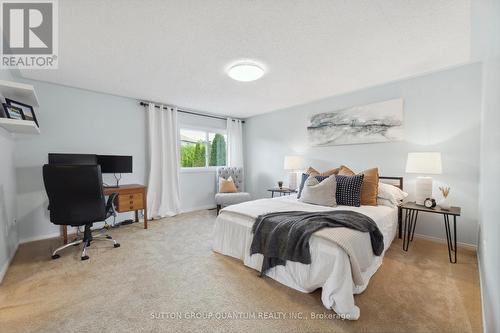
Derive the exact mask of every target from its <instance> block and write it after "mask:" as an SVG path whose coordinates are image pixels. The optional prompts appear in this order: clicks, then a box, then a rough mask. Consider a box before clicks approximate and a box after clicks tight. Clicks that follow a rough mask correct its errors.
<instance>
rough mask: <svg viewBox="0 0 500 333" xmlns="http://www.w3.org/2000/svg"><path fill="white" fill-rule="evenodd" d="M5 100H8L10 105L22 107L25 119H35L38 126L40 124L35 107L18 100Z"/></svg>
mask: <svg viewBox="0 0 500 333" xmlns="http://www.w3.org/2000/svg"><path fill="white" fill-rule="evenodd" d="M5 102H7V104H8V105H10V106H15V107H17V108H19V109H21V110H22V112H23V115H24V120H31V121H34V122H35V124H36V126H38V120H37V119H36V116H35V111H33V107H32V106H31V105H28V104H24V103H21V102H17V101H14V100H12V99H8V98H6V99H5Z"/></svg>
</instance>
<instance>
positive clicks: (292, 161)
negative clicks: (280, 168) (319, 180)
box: [284, 155, 304, 171]
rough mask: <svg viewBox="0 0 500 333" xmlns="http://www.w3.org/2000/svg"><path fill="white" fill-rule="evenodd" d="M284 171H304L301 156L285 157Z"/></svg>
mask: <svg viewBox="0 0 500 333" xmlns="http://www.w3.org/2000/svg"><path fill="white" fill-rule="evenodd" d="M284 169H285V170H290V171H297V170H302V169H304V159H303V158H302V156H296V155H291V156H285V163H284Z"/></svg>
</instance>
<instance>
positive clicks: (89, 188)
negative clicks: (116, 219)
mask: <svg viewBox="0 0 500 333" xmlns="http://www.w3.org/2000/svg"><path fill="white" fill-rule="evenodd" d="M43 182H44V184H45V190H46V191H47V195H48V197H49V211H50V221H51V222H52V223H54V224H57V225H70V226H73V227H79V226H85V229H84V233H83V239H79V240H74V241H73V242H71V243H68V244H66V245H63V246H61V247H59V248H57V249H56V250H55V251H54V252H53V253H52V259H57V258H59V254H57V252H59V251H61V250H63V249H65V248H67V247H70V246H76V245H78V244H80V243H83V250H82V255H81V259H82V260H87V259H88V258H89V256H88V255H87V247H89V246H90V243H91V241H92V240H107V241H111V242H113V245H114V247H119V246H120V244H118V243H117V242H116V241H115V240H113V239H112V238H111V236H109V235H107V234H99V235H95V236H94V237H93V236H92V230H91V227H92V224H93V223H94V222H100V221H105V220H106V219H107V218H108V217H110V216H116V212H115V210H114V206H113V202H114V200H115V198H116V195H117V194H116V193H113V194H112V195H110V196H109V198H108V202H107V203H106V201H105V199H104V193H103V188H102V175H101V167H100V166H99V165H51V164H46V165H44V166H43Z"/></svg>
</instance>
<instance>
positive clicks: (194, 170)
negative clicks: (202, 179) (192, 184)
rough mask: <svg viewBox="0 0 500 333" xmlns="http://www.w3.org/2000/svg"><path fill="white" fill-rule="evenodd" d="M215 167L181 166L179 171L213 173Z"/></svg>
mask: <svg viewBox="0 0 500 333" xmlns="http://www.w3.org/2000/svg"><path fill="white" fill-rule="evenodd" d="M216 171H217V167H208V168H181V169H180V173H215V172H216Z"/></svg>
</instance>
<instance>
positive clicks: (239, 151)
mask: <svg viewBox="0 0 500 333" xmlns="http://www.w3.org/2000/svg"><path fill="white" fill-rule="evenodd" d="M242 127H243V126H242V121H241V120H239V119H232V118H227V144H228V148H229V149H228V150H227V162H228V163H227V165H228V166H232V167H243V128H242Z"/></svg>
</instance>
